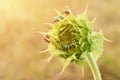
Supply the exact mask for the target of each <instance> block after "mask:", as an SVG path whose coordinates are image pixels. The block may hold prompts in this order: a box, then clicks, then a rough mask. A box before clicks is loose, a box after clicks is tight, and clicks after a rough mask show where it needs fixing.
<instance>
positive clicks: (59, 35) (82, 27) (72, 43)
mask: <svg viewBox="0 0 120 80" xmlns="http://www.w3.org/2000/svg"><path fill="white" fill-rule="evenodd" d="M55 11H56V12H57V13H58V16H57V17H55V20H54V23H52V24H50V23H49V25H50V26H51V27H52V29H51V30H50V31H49V32H48V33H47V35H46V37H45V40H46V41H47V42H49V46H48V49H47V50H48V51H49V52H50V53H51V56H50V57H49V58H48V61H49V60H50V59H51V58H52V57H54V56H58V57H61V58H62V59H64V62H63V65H64V67H63V71H64V69H65V68H66V67H67V66H68V65H69V63H71V62H75V63H77V64H79V65H80V66H83V64H84V62H85V61H86V56H87V53H88V52H92V53H93V55H94V57H95V58H97V57H98V56H100V55H101V53H102V51H103V42H104V36H103V34H102V33H101V32H94V31H93V23H94V20H93V21H89V19H88V18H87V15H86V10H85V12H83V13H81V14H80V15H77V17H76V16H74V15H73V14H72V12H71V11H70V9H67V10H65V11H64V12H63V13H60V12H58V11H57V10H55Z"/></svg>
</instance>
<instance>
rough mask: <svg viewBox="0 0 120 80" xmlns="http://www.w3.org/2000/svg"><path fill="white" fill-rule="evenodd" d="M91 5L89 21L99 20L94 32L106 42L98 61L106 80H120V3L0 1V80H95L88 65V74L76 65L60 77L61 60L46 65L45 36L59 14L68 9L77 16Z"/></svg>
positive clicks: (104, 0) (114, 0)
mask: <svg viewBox="0 0 120 80" xmlns="http://www.w3.org/2000/svg"><path fill="white" fill-rule="evenodd" d="M87 4H88V6H89V8H88V12H87V14H88V17H89V19H90V20H92V19H93V18H94V17H97V19H96V22H95V24H94V30H96V31H99V29H102V30H103V33H104V35H105V37H106V38H108V39H110V40H112V43H110V42H105V46H104V52H103V55H102V57H101V58H100V59H99V60H98V65H99V68H100V71H101V74H102V78H103V80H120V10H119V7H120V0H0V80H93V77H92V74H91V70H90V68H89V67H88V65H87V64H86V65H85V74H84V77H83V76H82V71H81V69H80V68H79V66H77V65H75V64H74V63H73V64H71V65H69V66H68V67H67V69H66V70H65V71H64V73H63V74H62V75H61V76H58V74H59V73H60V71H61V69H62V64H61V62H60V59H59V58H53V59H52V61H51V62H50V63H48V64H47V63H46V62H44V59H46V58H47V57H48V56H49V53H48V54H47V53H44V54H39V51H42V50H45V49H46V48H47V45H48V44H47V43H46V42H45V41H44V40H43V36H42V35H40V34H38V33H37V31H42V32H46V31H49V30H50V29H51V28H50V27H49V26H48V25H45V24H44V23H46V22H52V21H53V19H54V16H56V15H57V14H56V13H55V12H54V11H53V8H56V9H58V10H59V11H61V12H62V11H63V10H65V9H66V7H65V6H69V7H70V8H71V10H72V11H73V13H74V14H78V13H82V12H83V11H84V10H85V8H86V5H87Z"/></svg>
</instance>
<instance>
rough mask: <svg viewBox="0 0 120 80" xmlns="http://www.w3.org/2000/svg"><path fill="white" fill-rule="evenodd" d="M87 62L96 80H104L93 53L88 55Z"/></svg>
mask: <svg viewBox="0 0 120 80" xmlns="http://www.w3.org/2000/svg"><path fill="white" fill-rule="evenodd" d="M87 61H88V64H89V66H90V68H91V70H92V73H93V76H94V80H102V78H101V74H100V71H99V69H98V66H97V63H96V61H95V59H94V57H93V54H92V53H88V54H87Z"/></svg>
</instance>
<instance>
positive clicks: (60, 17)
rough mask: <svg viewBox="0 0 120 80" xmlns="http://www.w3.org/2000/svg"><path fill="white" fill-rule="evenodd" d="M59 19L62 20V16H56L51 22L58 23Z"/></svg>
mask: <svg viewBox="0 0 120 80" xmlns="http://www.w3.org/2000/svg"><path fill="white" fill-rule="evenodd" d="M60 19H61V20H62V19H64V17H63V16H57V17H55V19H54V20H53V22H58V21H59V20H60Z"/></svg>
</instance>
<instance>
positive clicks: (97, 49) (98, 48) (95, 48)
mask: <svg viewBox="0 0 120 80" xmlns="http://www.w3.org/2000/svg"><path fill="white" fill-rule="evenodd" d="M91 42H92V44H91V48H90V51H91V52H92V53H93V54H94V57H95V58H98V57H99V56H100V55H101V53H102V52H103V43H104V36H103V35H102V34H100V33H97V32H94V33H92V36H91Z"/></svg>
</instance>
